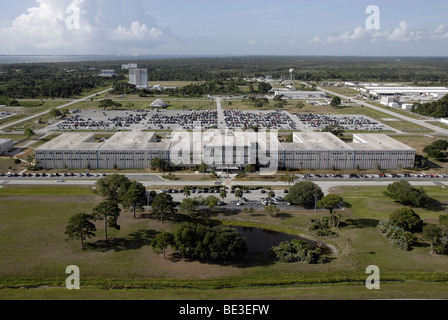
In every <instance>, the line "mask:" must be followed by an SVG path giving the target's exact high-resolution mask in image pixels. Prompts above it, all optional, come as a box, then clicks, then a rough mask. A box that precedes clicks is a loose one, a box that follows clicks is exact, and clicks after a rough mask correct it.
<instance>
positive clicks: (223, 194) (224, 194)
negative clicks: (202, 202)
mask: <svg viewBox="0 0 448 320" xmlns="http://www.w3.org/2000/svg"><path fill="white" fill-rule="evenodd" d="M219 197H220V198H221V200H223V201H224V199H225V198H227V191H226V190H224V189H223V190H221V192H220V193H219Z"/></svg>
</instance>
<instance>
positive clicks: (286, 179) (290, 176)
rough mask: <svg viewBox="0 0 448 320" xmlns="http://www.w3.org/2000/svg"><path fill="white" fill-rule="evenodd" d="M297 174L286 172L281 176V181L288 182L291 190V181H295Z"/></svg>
mask: <svg viewBox="0 0 448 320" xmlns="http://www.w3.org/2000/svg"><path fill="white" fill-rule="evenodd" d="M294 180H295V176H294V175H293V174H289V173H287V174H284V175H282V176H281V178H280V181H283V182H284V183H287V184H288V188H289V190H291V183H294Z"/></svg>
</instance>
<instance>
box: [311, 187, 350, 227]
mask: <svg viewBox="0 0 448 320" xmlns="http://www.w3.org/2000/svg"><path fill="white" fill-rule="evenodd" d="M343 201H344V199H342V198H341V197H340V196H338V195H337V194H329V195H327V196H325V197H323V198H322V199H320V201H319V202H318V204H317V205H318V206H319V207H323V208H325V209H327V210H329V211H330V217H331V221H332V227H333V228H339V224H340V222H341V221H340V218H339V217H338V216H335V215H334V208H335V207H336V205H338V204H339V203H341V202H343Z"/></svg>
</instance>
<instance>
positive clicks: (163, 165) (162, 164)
mask: <svg viewBox="0 0 448 320" xmlns="http://www.w3.org/2000/svg"><path fill="white" fill-rule="evenodd" d="M168 167H169V165H168V163H167V162H166V161H165V160H163V159H161V158H154V159H152V161H151V170H157V171H167V170H168Z"/></svg>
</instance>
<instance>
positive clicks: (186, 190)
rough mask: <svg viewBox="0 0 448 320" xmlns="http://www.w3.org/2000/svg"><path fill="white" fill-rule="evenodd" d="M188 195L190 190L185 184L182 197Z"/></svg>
mask: <svg viewBox="0 0 448 320" xmlns="http://www.w3.org/2000/svg"><path fill="white" fill-rule="evenodd" d="M189 196H191V190H190V187H188V186H185V187H184V197H186V198H188V197H189Z"/></svg>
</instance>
